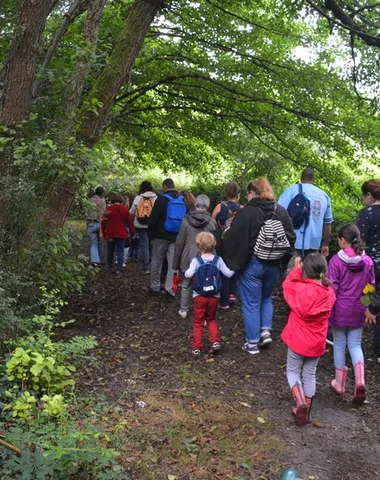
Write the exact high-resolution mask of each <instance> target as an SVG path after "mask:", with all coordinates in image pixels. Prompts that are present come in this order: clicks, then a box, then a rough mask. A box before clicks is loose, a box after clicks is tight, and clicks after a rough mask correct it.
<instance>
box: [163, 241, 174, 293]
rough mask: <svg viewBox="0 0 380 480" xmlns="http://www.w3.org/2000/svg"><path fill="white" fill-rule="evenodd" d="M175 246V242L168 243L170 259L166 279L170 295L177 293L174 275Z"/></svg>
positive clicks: (167, 254) (167, 255) (167, 253)
mask: <svg viewBox="0 0 380 480" xmlns="http://www.w3.org/2000/svg"><path fill="white" fill-rule="evenodd" d="M174 246H175V243H174V242H171V243H169V245H168V248H167V250H166V259H167V261H168V273H167V274H166V280H165V290H166V291H167V292H168V293H169V294H170V295H175V293H174V292H173V275H174V270H173V267H172V265H173V258H174Z"/></svg>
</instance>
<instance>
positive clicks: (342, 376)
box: [331, 367, 347, 395]
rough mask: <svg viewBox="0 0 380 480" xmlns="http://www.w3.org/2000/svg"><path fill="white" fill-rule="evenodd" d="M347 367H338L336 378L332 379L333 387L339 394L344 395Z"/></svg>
mask: <svg viewBox="0 0 380 480" xmlns="http://www.w3.org/2000/svg"><path fill="white" fill-rule="evenodd" d="M346 377H347V367H344V368H336V369H335V378H334V380H332V381H331V389H332V391H333V392H334V393H336V394H337V395H343V394H344V391H345V385H346Z"/></svg>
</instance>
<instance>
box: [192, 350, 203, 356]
mask: <svg viewBox="0 0 380 480" xmlns="http://www.w3.org/2000/svg"><path fill="white" fill-rule="evenodd" d="M192 354H193V355H194V357H199V355H200V354H201V351H200V350H198V349H197V348H195V349H194V350H193V351H192Z"/></svg>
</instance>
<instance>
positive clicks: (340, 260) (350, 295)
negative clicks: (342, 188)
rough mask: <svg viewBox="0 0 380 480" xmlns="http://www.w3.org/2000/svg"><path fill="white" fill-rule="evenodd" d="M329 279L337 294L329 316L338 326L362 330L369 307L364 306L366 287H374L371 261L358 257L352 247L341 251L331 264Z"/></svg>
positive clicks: (332, 323) (373, 271)
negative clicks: (362, 300) (363, 299)
mask: <svg viewBox="0 0 380 480" xmlns="http://www.w3.org/2000/svg"><path fill="white" fill-rule="evenodd" d="M328 278H329V280H331V282H332V285H331V286H332V288H333V290H334V292H335V294H336V302H335V304H334V307H333V310H332V312H331V317H330V321H329V323H330V325H332V326H335V327H362V326H363V325H364V324H365V317H364V312H365V310H366V307H365V306H364V305H363V304H362V303H361V301H360V298H361V297H362V296H363V288H364V287H365V286H366V285H367V283H370V284H371V285H375V270H374V266H373V261H372V259H371V258H370V257H369V256H368V255H366V254H365V253H363V254H362V255H356V254H355V252H354V251H353V249H352V248H346V249H344V250H340V251H339V252H338V253H337V254H336V255H334V256H333V257H332V259H331V260H330V262H329V273H328Z"/></svg>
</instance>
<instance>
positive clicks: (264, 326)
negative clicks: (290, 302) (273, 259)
mask: <svg viewBox="0 0 380 480" xmlns="http://www.w3.org/2000/svg"><path fill="white" fill-rule="evenodd" d="M279 276H280V269H279V267H276V266H273V265H264V267H263V288H262V298H261V309H260V330H271V329H272V324H273V302H272V290H273V287H274V286H275V285H276V282H277V280H278V277H279Z"/></svg>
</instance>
